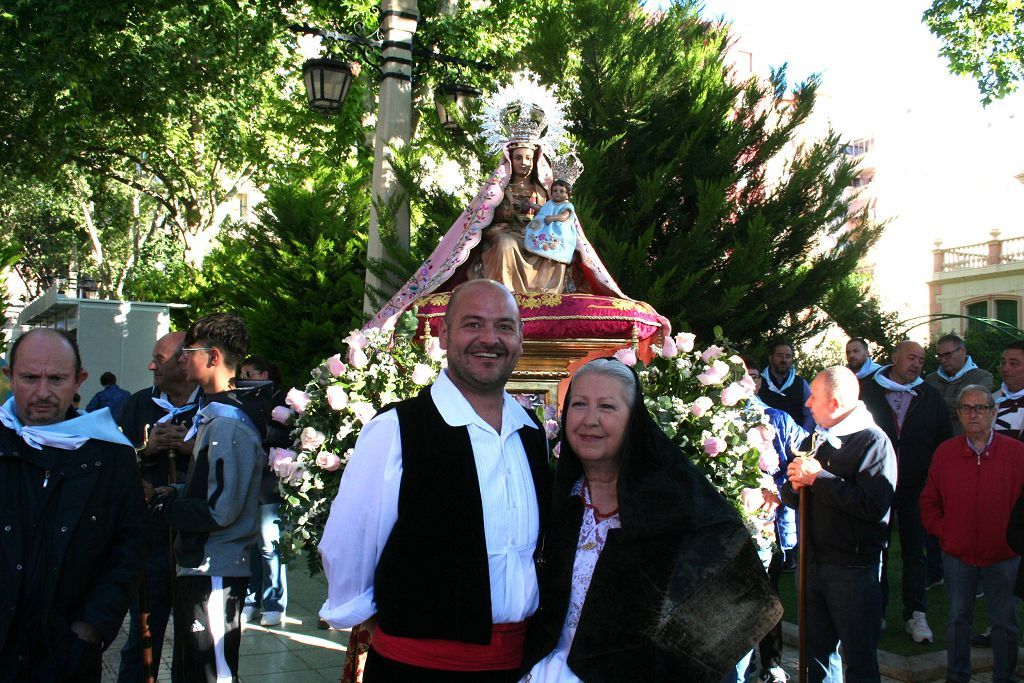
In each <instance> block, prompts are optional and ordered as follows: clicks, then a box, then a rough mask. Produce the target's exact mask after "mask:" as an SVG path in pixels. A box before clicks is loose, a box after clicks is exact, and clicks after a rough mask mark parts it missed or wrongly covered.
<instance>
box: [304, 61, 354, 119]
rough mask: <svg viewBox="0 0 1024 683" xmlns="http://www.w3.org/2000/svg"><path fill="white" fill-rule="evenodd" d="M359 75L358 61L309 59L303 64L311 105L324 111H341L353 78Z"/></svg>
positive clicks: (307, 93)
mask: <svg viewBox="0 0 1024 683" xmlns="http://www.w3.org/2000/svg"><path fill="white" fill-rule="evenodd" d="M358 75H359V64H358V63H357V62H340V61H338V60H337V59H323V58H321V59H309V60H306V63H305V64H303V65H302V80H303V81H305V83H306V95H307V96H308V97H309V106H310V107H311V108H313V109H315V110H317V111H321V112H324V113H334V112H337V111H341V105H342V104H344V102H345V95H347V94H348V88H349V86H350V85H352V79H353V78H355V77H356V76H358Z"/></svg>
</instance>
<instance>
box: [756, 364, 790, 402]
mask: <svg viewBox="0 0 1024 683" xmlns="http://www.w3.org/2000/svg"><path fill="white" fill-rule="evenodd" d="M761 378H762V379H763V380H764V381H765V383H766V384H767V386H768V391H773V392H775V393H776V394H778V395H779V396H785V393H784V392H785V391H786V389H789V388H790V387H791V386H793V380H795V379H796V368H790V369H789V372H788V373H787V374H786V381H785V382H783V383H782V386H781V387H777V386H775V382H773V381H772V369H771V366H769V367H767V368H765V369H764V370H762V371H761Z"/></svg>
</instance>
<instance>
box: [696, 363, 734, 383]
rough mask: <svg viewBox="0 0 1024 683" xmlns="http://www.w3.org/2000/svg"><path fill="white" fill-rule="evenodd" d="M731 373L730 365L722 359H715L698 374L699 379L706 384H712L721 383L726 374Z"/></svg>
mask: <svg viewBox="0 0 1024 683" xmlns="http://www.w3.org/2000/svg"><path fill="white" fill-rule="evenodd" d="M728 374H729V366H728V364H726V363H723V362H722V361H720V360H716V361H714V362H713V363H712V364H711V365H709V366H708V368H707V369H706V370H705V371H704V372H702V373H700V374H699V375H697V379H698V380H699V381H700V383H701V384H703V385H704V386H711V385H713V384H721V383H722V382H723V381H724V380H725V377H726V375H728Z"/></svg>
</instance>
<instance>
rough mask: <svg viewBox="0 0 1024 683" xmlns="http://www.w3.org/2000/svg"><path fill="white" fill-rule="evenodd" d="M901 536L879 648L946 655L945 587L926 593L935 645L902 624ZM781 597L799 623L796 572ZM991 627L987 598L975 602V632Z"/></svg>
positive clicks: (892, 555) (785, 580)
mask: <svg viewBox="0 0 1024 683" xmlns="http://www.w3.org/2000/svg"><path fill="white" fill-rule="evenodd" d="M897 536H898V534H896V533H894V534H893V543H892V548H891V549H890V551H889V607H888V608H887V609H886V613H885V620H886V627H885V630H884V631H882V642H881V645H880V648H881V649H882V650H885V651H887V652H892V653H894V654H898V655H904V656H913V655H919V654H924V653H926V652H944V651H945V650H946V621H947V620H948V618H949V602H948V600H947V599H946V588H945V586H936V587H935V588H932V589H931V590H930V591H927V597H928V625H929V626H931V628H932V633H934V634H935V642H934V643H920V644H919V643H915V642H914V641H913V640H912V639H911V638H910V634H909V633H907V632H906V630H905V628H904V622H903V588H902V585H901V575H902V568H903V564H902V562H901V560H900V546H899V539H898V537H897ZM779 591H780V593H781V594H782V605H783V607H785V609H786V616H785V617H784V618H785V620H786V621H788V622H791V623H793V624H795V623H796V622H797V618H796V615H797V609H796V573H795V572H794V573H792V574H783V575H782V581H781V583H780V586H779ZM1017 623H1018V624H1020V623H1022V622H1021V607H1020V603H1019V602H1018V605H1017ZM986 628H988V612H987V610H986V608H985V598H979V599H978V600H977V601H976V602H975V603H974V626H973V628H972V631H971V632H972V633H981V632H982V631H983V630H985V629H986Z"/></svg>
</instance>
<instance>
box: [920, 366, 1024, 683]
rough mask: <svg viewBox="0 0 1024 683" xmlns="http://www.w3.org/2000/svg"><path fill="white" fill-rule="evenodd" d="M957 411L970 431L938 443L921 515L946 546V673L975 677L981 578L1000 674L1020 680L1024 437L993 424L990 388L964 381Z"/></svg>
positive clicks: (996, 669)
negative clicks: (973, 645)
mask: <svg viewBox="0 0 1024 683" xmlns="http://www.w3.org/2000/svg"><path fill="white" fill-rule="evenodd" d="M957 412H958V413H959V416H960V422H961V424H962V425H963V427H964V434H963V435H962V436H954V437H953V438H951V439H949V440H947V441H945V442H943V443H942V444H940V445H939V447H938V448H937V449H936V451H935V455H934V457H933V458H932V465H931V468H930V469H929V471H928V481H927V482H926V483H925V487H924V491H922V493H921V518H922V521H923V522H924V525H925V528H926V529H927V530H928V531H929V532H930V533H932V534H934V535H935V536H937V537H938V538H939V543H940V544H941V546H942V560H943V569H944V573H945V582H946V592H947V594H948V595H949V622H948V625H947V645H946V660H947V673H946V679H947V680H950V681H969V680H970V679H971V656H970V654H971V653H970V630H971V618H972V612H973V608H974V600H975V594H976V589H977V586H978V581H979V580H981V581H982V582H983V583H984V585H985V603H986V607H987V609H988V614H989V620H990V621H991V622H992V635H991V639H992V656H993V662H994V670H993V680H995V681H1010V680H1015V676H1014V670H1015V668H1016V665H1017V618H1016V614H1015V607H1016V603H1015V601H1014V599H1013V589H1014V583H1015V582H1016V578H1017V569H1018V566H1019V564H1020V557H1018V556H1017V555H1016V553H1014V551H1013V550H1012V549H1010V547H1009V545H1007V542H1006V529H1007V526H1008V524H1009V520H1010V511H1011V510H1012V509H1013V506H1014V504H1015V503H1016V502H1017V499H1018V498H1019V497H1020V494H1021V487H1022V486H1024V444H1022V443H1021V442H1019V441H1017V440H1015V439H1012V438H1009V437H1007V436H1003V435H1002V434H999V433H997V432H996V431H994V430H993V428H992V427H993V423H994V422H995V401H994V400H993V398H992V394H991V393H990V392H989V390H988V388H987V387H984V386H981V385H978V384H971V385H968V386H966V387H964V389H963V391H961V392H960V397H959V400H958V402H957Z"/></svg>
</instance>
